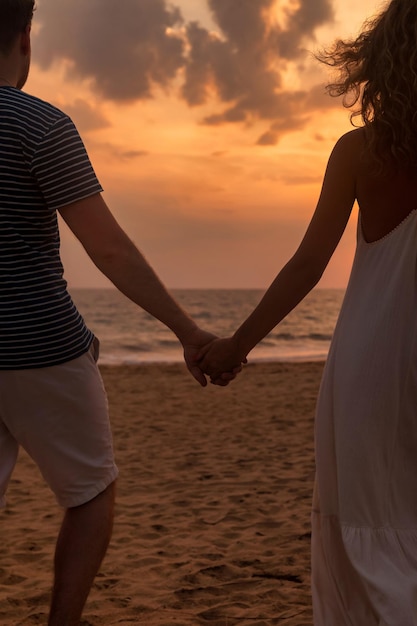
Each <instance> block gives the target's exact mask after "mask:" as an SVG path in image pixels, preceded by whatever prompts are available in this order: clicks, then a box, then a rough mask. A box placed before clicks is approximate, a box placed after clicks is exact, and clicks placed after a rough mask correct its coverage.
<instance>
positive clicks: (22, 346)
mask: <svg viewBox="0 0 417 626" xmlns="http://www.w3.org/2000/svg"><path fill="white" fill-rule="evenodd" d="M100 191H102V188H101V186H100V184H99V182H98V180H97V177H96V175H95V173H94V170H93V168H92V166H91V163H90V161H89V158H88V156H87V153H86V150H85V147H84V145H83V142H82V140H81V138H80V136H79V134H78V132H77V130H76V128H75V126H74V124H73V123H72V121H71V120H70V119H69V117H68V116H66V115H65V114H64V113H62V112H61V111H59V110H58V109H56V108H55V107H53V106H52V105H50V104H47V103H46V102H43V101H42V100H39V99H38V98H35V97H33V96H30V95H28V94H26V93H24V92H22V91H20V90H18V89H15V88H13V87H0V369H3V370H4V369H28V368H38V367H47V366H51V365H57V364H59V363H64V362H66V361H70V360H71V359H75V358H77V357H79V356H81V355H82V354H83V353H84V352H86V351H87V350H88V348H89V346H90V344H91V341H92V339H93V335H92V333H91V331H90V330H89V329H88V328H87V327H86V325H85V323H84V320H83V319H82V317H81V315H80V314H79V312H78V311H77V309H76V307H75V305H74V303H73V302H72V300H71V297H70V295H69V294H68V291H67V283H66V281H65V280H64V278H63V267H62V263H61V259H60V253H59V248H60V239H59V231H58V221H57V212H56V211H57V209H58V208H60V207H63V206H65V205H68V204H70V203H72V202H75V201H77V200H82V199H83V198H87V197H89V196H91V195H93V194H96V193H98V192H100Z"/></svg>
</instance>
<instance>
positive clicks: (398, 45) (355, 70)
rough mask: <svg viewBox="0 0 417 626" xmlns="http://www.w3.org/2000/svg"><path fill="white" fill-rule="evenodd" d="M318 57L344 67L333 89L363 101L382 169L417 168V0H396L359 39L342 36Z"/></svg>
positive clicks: (349, 102)
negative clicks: (344, 39)
mask: <svg viewBox="0 0 417 626" xmlns="http://www.w3.org/2000/svg"><path fill="white" fill-rule="evenodd" d="M317 58H318V59H319V60H320V61H322V62H324V63H326V64H327V65H330V66H331V67H334V68H337V69H338V70H339V73H340V74H339V79H338V80H336V81H335V82H332V83H330V84H329V85H328V86H327V90H328V92H329V93H330V95H332V96H341V95H343V96H344V101H343V104H344V106H346V107H348V108H351V107H355V106H356V105H359V106H358V107H357V108H356V110H353V112H352V115H351V121H352V124H353V123H354V118H355V117H361V119H362V123H363V125H364V126H365V129H366V133H365V134H366V137H367V141H368V146H369V150H370V153H371V156H372V157H373V159H374V161H375V163H376V164H377V166H378V169H379V170H380V171H381V170H383V169H384V166H385V165H387V163H392V162H393V163H394V164H396V165H397V166H398V167H405V168H407V169H409V168H411V169H413V170H416V169H417V0H391V2H390V3H389V4H388V6H387V7H386V8H385V10H383V11H382V12H381V13H380V14H379V15H378V16H377V17H375V18H373V19H371V20H369V21H367V22H366V23H365V25H364V26H363V28H362V31H361V33H360V34H359V36H358V37H357V38H356V39H352V40H347V41H342V40H338V41H336V42H335V43H334V45H333V47H332V48H331V49H330V50H328V51H324V52H322V53H321V54H319V55H317Z"/></svg>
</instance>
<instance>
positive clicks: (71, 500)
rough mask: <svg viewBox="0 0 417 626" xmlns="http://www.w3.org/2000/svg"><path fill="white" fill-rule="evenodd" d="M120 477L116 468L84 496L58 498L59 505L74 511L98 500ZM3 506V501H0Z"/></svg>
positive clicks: (83, 494) (84, 493)
mask: <svg viewBox="0 0 417 626" xmlns="http://www.w3.org/2000/svg"><path fill="white" fill-rule="evenodd" d="M118 475H119V470H118V469H117V467H114V468H113V470H112V471H111V472H110V473H109V474H108V475H107V477H106V478H104V479H103V480H100V481H99V482H98V483H96V484H95V485H93V486H92V487H91V488H90V489H88V491H84V492H83V493H82V494H78V495H77V496H74V497H68V498H59V497H56V498H57V501H58V504H59V505H60V506H61V507H62V508H64V509H72V508H74V507H77V506H81V505H82V504H87V502H90V500H93V499H94V498H96V497H97V496H98V495H100V493H102V492H103V491H104V490H105V489H107V487H108V486H109V485H111V484H112V483H113V482H114V481H115V480H116V478H117V477H118ZM0 506H1V500H0Z"/></svg>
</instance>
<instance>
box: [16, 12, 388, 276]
mask: <svg viewBox="0 0 417 626" xmlns="http://www.w3.org/2000/svg"><path fill="white" fill-rule="evenodd" d="M380 7H381V3H380V2H376V1H375V0H349V2H346V0H278V1H276V0H173V1H172V2H166V1H165V0H72V1H71V2H68V1H67V0H37V11H36V13H35V20H34V26H33V64H32V71H31V75H30V78H29V80H28V83H27V85H26V87H25V90H26V91H28V92H30V93H33V94H34V95H37V96H39V97H40V98H43V99H46V100H49V101H50V102H52V103H53V104H55V105H56V106H58V107H59V108H61V109H63V110H65V111H66V112H67V113H68V114H69V115H70V116H71V117H72V119H73V120H74V122H75V123H76V125H77V127H78V128H79V130H80V133H81V135H82V137H83V139H84V142H85V144H86V147H87V150H88V152H89V155H90V157H91V160H92V162H93V165H94V168H95V170H96V173H97V175H98V177H99V179H100V181H101V184H102V185H103V188H104V197H105V199H106V201H107V202H108V204H109V206H110V207H111V209H112V211H113V212H114V214H115V215H116V217H117V219H118V220H119V222H120V223H121V224H122V226H123V227H124V228H125V230H126V231H127V232H128V233H129V235H130V237H131V238H132V239H133V240H134V241H135V242H136V243H137V245H138V246H139V248H140V249H141V250H142V251H143V252H144V253H145V255H146V256H147V258H148V259H149V261H150V262H151V264H152V265H153V266H154V268H155V269H156V270H157V272H158V273H159V274H160V276H161V278H162V279H163V281H164V282H165V283H166V284H167V285H168V286H169V287H204V288H211V287H224V288H232V287H238V288H240V287H250V288H252V287H265V286H267V285H268V284H269V283H270V281H271V280H272V278H273V277H274V276H275V275H276V273H277V272H278V270H279V269H280V267H281V266H282V265H283V264H284V263H285V262H286V260H287V259H288V258H289V256H290V255H291V254H292V253H293V252H294V251H295V249H296V247H297V245H298V243H299V240H300V238H301V237H302V235H303V233H304V230H305V228H306V226H307V224H308V221H309V218H310V216H311V214H312V211H313V210H314V207H315V203H316V201H317V198H318V194H319V191H320V186H321V181H322V176H323V172H324V168H325V165H326V162H327V158H328V156H329V152H330V151H331V149H332V147H333V145H334V143H335V141H336V140H337V138H338V137H339V136H340V135H341V134H342V133H344V132H346V131H348V130H349V129H350V128H351V127H350V122H349V114H348V112H347V111H346V109H344V108H343V107H342V105H341V102H340V101H338V100H334V99H332V98H330V97H329V96H326V95H325V94H324V85H325V81H326V77H329V74H328V73H326V72H327V71H326V70H325V69H323V68H322V67H321V66H320V65H319V64H318V62H317V61H316V60H315V59H314V58H313V57H312V54H311V53H312V52H314V51H315V50H317V49H318V48H319V47H320V46H321V45H324V46H325V45H326V44H329V43H330V42H331V41H332V40H333V39H334V38H335V37H337V36H342V37H349V36H354V35H356V33H357V31H358V29H359V27H360V25H361V24H362V23H363V21H364V20H365V19H366V18H367V17H369V16H371V15H372V14H374V13H375V12H376V11H377V10H378V9H379V8H380ZM355 219H356V215H355V214H354V215H353V217H352V219H351V222H350V224H349V227H348V229H347V232H346V233H345V236H344V238H343V240H342V242H341V244H340V246H339V249H338V251H337V252H336V254H335V256H334V258H333V259H332V261H331V264H330V265H329V267H328V269H327V271H326V274H325V276H324V278H323V279H322V281H321V283H320V285H321V286H323V287H344V286H345V285H346V281H347V277H348V274H349V270H350V265H351V260H352V255H353V251H354V243H355ZM61 234H62V256H63V260H64V265H65V267H66V278H67V280H68V282H69V284H70V286H72V287H102V286H108V284H109V283H108V282H107V280H106V279H104V277H102V276H101V275H100V274H99V272H98V271H97V270H96V269H95V268H94V267H93V265H92V263H91V262H90V261H89V259H88V258H87V257H86V255H85V253H84V252H83V250H82V249H81V247H80V246H79V244H78V242H76V241H75V240H74V238H73V237H72V235H71V234H69V233H68V231H67V230H66V227H65V226H62V229H61Z"/></svg>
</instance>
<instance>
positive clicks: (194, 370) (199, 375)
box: [188, 365, 207, 387]
mask: <svg viewBox="0 0 417 626" xmlns="http://www.w3.org/2000/svg"><path fill="white" fill-rule="evenodd" d="M188 369H189V371H190V373H191V374H192V376H193V377H194V378H195V380H196V381H197V382H198V383H200V385H201V386H202V387H206V386H207V379H206V377H205V376H204V374H203V372H202V371H201V369H200V368H199V367H198V366H197V365H192V366H189V367H188Z"/></svg>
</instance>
